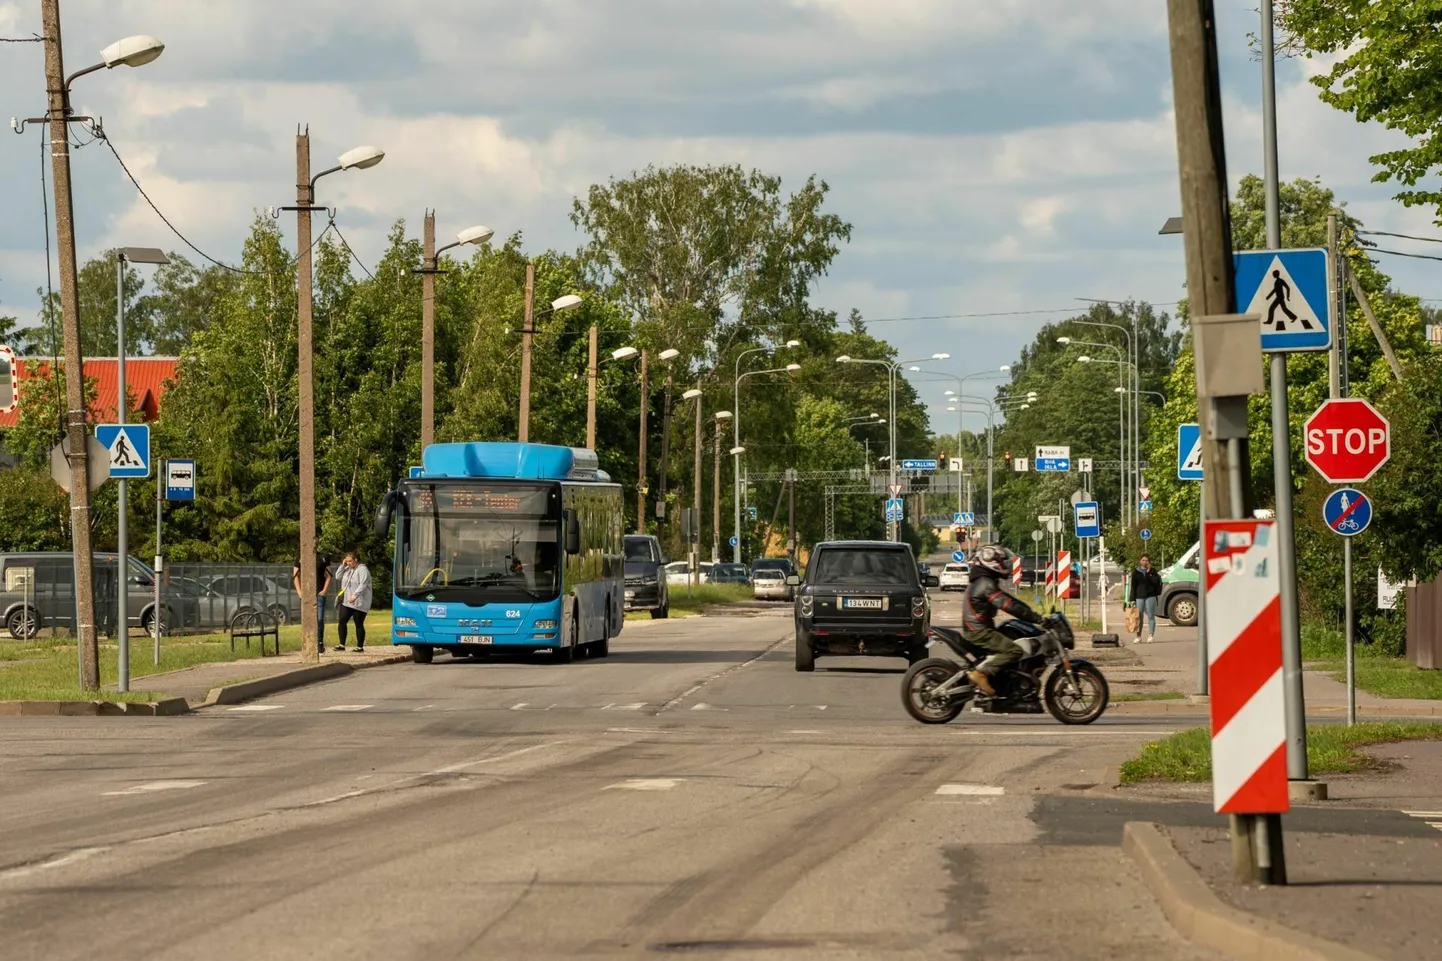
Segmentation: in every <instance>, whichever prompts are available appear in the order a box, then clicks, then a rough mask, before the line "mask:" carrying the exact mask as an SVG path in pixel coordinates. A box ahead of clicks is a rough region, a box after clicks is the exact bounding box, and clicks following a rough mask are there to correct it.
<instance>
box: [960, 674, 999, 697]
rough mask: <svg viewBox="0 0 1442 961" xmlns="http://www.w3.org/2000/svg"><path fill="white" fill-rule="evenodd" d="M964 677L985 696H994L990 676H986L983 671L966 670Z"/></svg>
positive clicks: (994, 692) (994, 690) (994, 691)
mask: <svg viewBox="0 0 1442 961" xmlns="http://www.w3.org/2000/svg"><path fill="white" fill-rule="evenodd" d="M966 679H967V680H968V681H970V682H971V684H972V686H973V687H975V688H976V689H977V690H978V691H980V692H981V693H983V694H985V695H986V696H987V697H996V689H995V688H994V687H992V686H991V678H989V677H987V676H986V672H985V671H969V672H967V675H966Z"/></svg>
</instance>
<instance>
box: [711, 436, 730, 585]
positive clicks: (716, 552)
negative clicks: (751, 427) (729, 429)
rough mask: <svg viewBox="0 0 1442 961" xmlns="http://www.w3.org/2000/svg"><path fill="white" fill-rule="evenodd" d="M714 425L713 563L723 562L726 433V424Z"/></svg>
mask: <svg viewBox="0 0 1442 961" xmlns="http://www.w3.org/2000/svg"><path fill="white" fill-rule="evenodd" d="M713 423H714V424H715V425H716V429H715V431H714V432H713V440H712V443H713V445H714V447H715V451H716V463H715V464H714V465H713V466H712V468H711V484H712V487H711V563H713V564H719V563H720V562H721V437H722V435H724V434H725V433H726V422H725V421H724V420H722V419H721V418H719V417H718V418H716V419H715V420H714V421H713Z"/></svg>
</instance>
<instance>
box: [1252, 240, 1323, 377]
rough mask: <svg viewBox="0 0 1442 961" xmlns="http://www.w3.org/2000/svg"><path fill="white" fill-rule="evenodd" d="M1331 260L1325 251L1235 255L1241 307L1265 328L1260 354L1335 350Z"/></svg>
mask: <svg viewBox="0 0 1442 961" xmlns="http://www.w3.org/2000/svg"><path fill="white" fill-rule="evenodd" d="M1330 259H1331V258H1330V257H1328V256H1327V248H1325V247H1309V248H1305V249H1302V250H1246V251H1242V252H1241V253H1238V254H1235V255H1233V263H1234V265H1235V268H1236V271H1235V272H1236V284H1237V306H1238V307H1239V308H1241V313H1244V314H1256V315H1257V316H1258V317H1260V318H1261V324H1262V350H1264V351H1268V352H1287V351H1300V350H1327V349H1328V348H1329V347H1331V346H1332V298H1331V297H1330V296H1329V292H1330V291H1331V289H1332V288H1331V285H1330V283H1329V282H1328V280H1329V271H1330V269H1331V268H1330V264H1329V261H1330Z"/></svg>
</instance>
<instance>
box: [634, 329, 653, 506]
mask: <svg viewBox="0 0 1442 961" xmlns="http://www.w3.org/2000/svg"><path fill="white" fill-rule="evenodd" d="M649 363H650V354H649V352H648V351H646V350H644V349H643V350H642V351H641V438H640V443H639V447H640V449H639V451H638V452H637V457H636V533H637V534H644V533H646V408H648V407H650V406H651V383H650V381H649V380H648V377H649V375H650V369H649V367H648V366H647V365H648V364H649Z"/></svg>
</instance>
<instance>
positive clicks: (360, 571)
mask: <svg viewBox="0 0 1442 961" xmlns="http://www.w3.org/2000/svg"><path fill="white" fill-rule="evenodd" d="M370 609H371V572H370V570H369V569H367V567H366V566H365V565H364V564H362V563H361V562H360V558H359V557H357V556H356V552H355V551H350V552H349V553H347V554H346V556H345V560H343V561H342V562H341V568H340V618H339V620H337V621H336V626H335V629H336V633H338V634H339V635H340V647H339V650H342V651H343V650H345V640H346V622H347V621H355V649H356V650H357V651H364V650H365V649H366V612H367V611H369V610H370Z"/></svg>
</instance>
